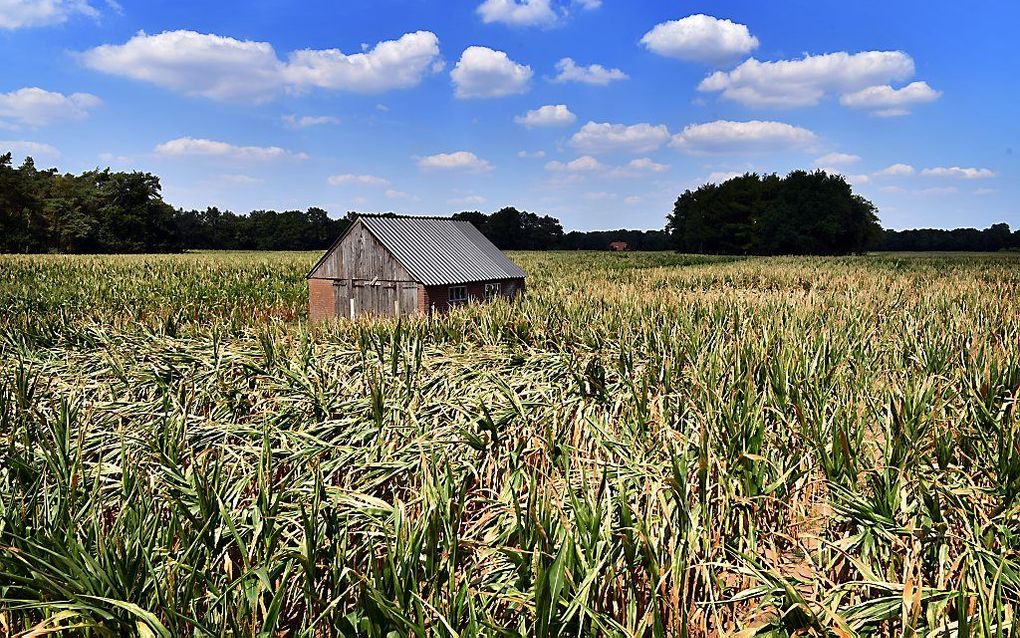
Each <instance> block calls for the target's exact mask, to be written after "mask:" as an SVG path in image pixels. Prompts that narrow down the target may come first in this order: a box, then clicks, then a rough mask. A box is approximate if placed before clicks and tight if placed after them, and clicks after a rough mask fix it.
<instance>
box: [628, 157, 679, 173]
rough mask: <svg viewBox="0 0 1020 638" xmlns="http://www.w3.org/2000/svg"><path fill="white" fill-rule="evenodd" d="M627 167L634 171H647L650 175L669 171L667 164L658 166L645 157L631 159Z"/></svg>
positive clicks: (658, 164)
mask: <svg viewBox="0 0 1020 638" xmlns="http://www.w3.org/2000/svg"><path fill="white" fill-rule="evenodd" d="M627 166H628V167H629V168H631V169H633V170H636V171H648V172H650V173H663V172H665V171H667V170H669V164H660V163H658V162H655V161H653V160H651V159H650V158H647V157H639V158H637V159H632V160H631V161H630V162H628V163H627Z"/></svg>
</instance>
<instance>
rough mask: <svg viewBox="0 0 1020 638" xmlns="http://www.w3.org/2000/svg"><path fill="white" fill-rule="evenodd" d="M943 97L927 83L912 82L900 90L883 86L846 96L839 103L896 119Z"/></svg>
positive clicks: (864, 89)
mask: <svg viewBox="0 0 1020 638" xmlns="http://www.w3.org/2000/svg"><path fill="white" fill-rule="evenodd" d="M941 95H942V92H941V91H936V90H935V89H933V88H931V87H930V86H928V83H927V82H911V83H910V84H908V85H906V86H905V87H903V88H900V89H894V88H893V87H891V86H889V85H888V84H883V85H881V86H869V87H866V88H863V89H861V90H860V91H854V92H853V93H847V94H844V95H842V96H841V97H840V98H839V103H840V104H842V105H843V106H846V107H849V108H852V109H867V110H869V111H871V112H872V113H874V114H875V115H878V116H881V117H894V116H899V115H907V114H908V113H910V107H911V106H914V105H916V104H927V103H928V102H934V101H935V100H937V99H939V96H941Z"/></svg>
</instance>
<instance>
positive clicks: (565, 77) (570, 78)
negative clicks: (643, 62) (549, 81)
mask: <svg viewBox="0 0 1020 638" xmlns="http://www.w3.org/2000/svg"><path fill="white" fill-rule="evenodd" d="M556 70H557V71H559V73H558V74H557V75H556V77H554V78H553V82H581V83H584V84H593V85H596V86H606V85H607V84H609V83H610V82H613V81H616V80H626V79H627V74H626V73H624V72H623V71H621V70H620V69H607V68H606V67H604V66H602V65H601V64H589V65H588V66H579V65H578V64H577V63H576V62H574V60H573V58H563V59H561V60H560V61H559V62H557V63H556Z"/></svg>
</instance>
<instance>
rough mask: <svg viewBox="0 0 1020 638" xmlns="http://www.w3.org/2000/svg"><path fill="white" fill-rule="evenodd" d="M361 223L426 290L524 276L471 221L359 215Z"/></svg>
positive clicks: (444, 218)
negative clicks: (427, 288) (431, 287)
mask: <svg viewBox="0 0 1020 638" xmlns="http://www.w3.org/2000/svg"><path fill="white" fill-rule="evenodd" d="M360 219H361V221H362V223H364V224H365V226H366V227H367V228H368V230H369V232H371V233H372V234H373V235H375V237H376V238H377V239H378V240H379V241H380V242H382V244H383V246H385V247H386V249H387V250H389V251H390V252H391V253H392V254H393V256H394V257H395V258H396V259H397V261H399V262H400V263H401V264H403V265H404V267H405V268H407V270H408V272H410V273H411V275H412V276H413V277H414V278H415V279H417V280H418V281H419V282H421V283H423V284H425V285H426V286H442V285H447V284H461V283H466V282H472V281H488V280H491V279H515V278H519V277H524V271H523V270H521V268H520V267H519V266H518V265H517V264H515V263H514V262H512V261H510V260H509V259H507V257H506V255H504V254H503V253H502V252H500V250H499V249H498V248H496V247H495V246H494V245H493V244H492V242H490V241H489V240H488V239H486V238H485V236H484V235H482V233H481V232H479V231H478V229H477V228H475V227H474V225H473V224H472V223H471V222H468V221H460V220H454V219H450V218H447V217H383V216H379V217H376V216H368V215H365V216H361V217H360Z"/></svg>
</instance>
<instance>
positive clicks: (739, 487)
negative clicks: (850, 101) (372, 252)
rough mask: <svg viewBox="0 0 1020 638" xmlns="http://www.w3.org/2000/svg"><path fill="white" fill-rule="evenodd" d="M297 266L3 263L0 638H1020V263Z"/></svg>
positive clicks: (218, 259)
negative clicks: (442, 307)
mask: <svg viewBox="0 0 1020 638" xmlns="http://www.w3.org/2000/svg"><path fill="white" fill-rule="evenodd" d="M316 257H317V255H313V254H309V253H279V254H269V253H242V254H233V253H205V254H188V255H183V256H123V257H71V256H42V257H15V256H6V257H2V258H0V307H2V308H3V309H4V310H3V311H2V314H0V634H7V635H18V634H20V633H23V632H24V633H25V635H43V634H44V633H45V632H48V631H62V632H64V633H66V634H75V635H77V634H86V635H95V636H117V635H124V634H137V635H141V636H178V635H237V636H240V635H254V634H259V635H278V634H285V635H294V636H340V635H344V636H347V635H360V636H379V637H382V636H391V635H417V636H433V635H439V636H473V635H507V636H514V635H538V636H552V635H562V636H580V635H586V636H596V635H599V636H602V635H620V636H631V635H637V636H667V635H668V636H706V635H724V634H725V635H739V636H742V637H746V636H751V635H763V636H792V635H807V634H812V635H823V634H824V635H838V636H855V635H856V636H893V635H897V636H909V635H938V636H943V635H944V636H989V637H991V636H1010V635H1015V632H1014V629H1013V624H1014V622H1015V621H1014V618H1015V616H1016V614H1017V612H1018V610H1020V555H1018V549H1020V414H1018V406H1017V394H1018V389H1020V306H1018V303H1017V299H1018V295H1020V255H1017V254H1002V255H982V256H973V255H971V256H964V255H939V256H928V257H926V256H918V255H904V254H896V255H872V256H865V257H853V258H841V259H823V258H775V259H748V260H731V259H723V258H702V257H696V256H684V255H671V254H634V253H632V254H604V253H521V254H516V255H514V257H515V258H516V259H517V260H518V262H519V263H520V264H521V265H522V266H523V267H524V268H525V269H526V270H527V271H528V273H529V292H528V295H527V296H526V298H524V299H522V300H519V301H518V302H516V303H513V304H510V303H506V302H497V303H494V304H491V305H484V306H469V307H465V308H461V309H458V310H456V311H454V312H453V313H451V314H450V315H448V316H444V317H434V318H419V319H414V320H410V321H406V320H405V321H401V322H400V323H394V322H392V321H390V322H378V323H371V322H357V323H351V322H338V323H335V324H331V325H326V326H321V327H317V328H314V329H309V328H308V327H307V326H306V325H305V321H304V317H305V316H306V309H305V305H306V302H307V292H306V288H305V283H304V279H303V275H304V273H305V272H306V270H307V268H308V267H309V265H310V264H311V263H312V262H313V261H314V259H315V258H316ZM33 632H34V633H33Z"/></svg>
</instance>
